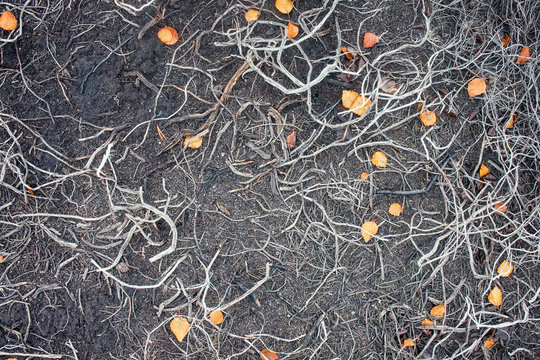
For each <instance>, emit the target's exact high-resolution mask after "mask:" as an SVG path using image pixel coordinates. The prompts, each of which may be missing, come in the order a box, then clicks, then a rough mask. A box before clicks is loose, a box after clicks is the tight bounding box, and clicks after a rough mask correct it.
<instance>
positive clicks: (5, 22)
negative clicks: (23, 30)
mask: <svg viewBox="0 0 540 360" xmlns="http://www.w3.org/2000/svg"><path fill="white" fill-rule="evenodd" d="M0 28H2V29H4V30H6V31H11V30H15V29H16V28H17V19H16V18H15V16H14V15H13V13H12V12H11V11H4V12H3V13H2V15H0Z"/></svg>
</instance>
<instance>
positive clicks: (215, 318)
mask: <svg viewBox="0 0 540 360" xmlns="http://www.w3.org/2000/svg"><path fill="white" fill-rule="evenodd" d="M209 318H210V321H211V322H213V323H214V324H216V325H219V324H221V323H222V322H223V313H222V312H221V310H214V311H212V312H211V313H210V316H209Z"/></svg>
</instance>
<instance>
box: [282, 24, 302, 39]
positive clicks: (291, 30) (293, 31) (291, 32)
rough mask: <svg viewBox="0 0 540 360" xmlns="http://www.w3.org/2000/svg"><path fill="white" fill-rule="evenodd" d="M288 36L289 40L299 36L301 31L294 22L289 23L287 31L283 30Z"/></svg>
mask: <svg viewBox="0 0 540 360" xmlns="http://www.w3.org/2000/svg"><path fill="white" fill-rule="evenodd" d="M283 31H284V32H285V33H286V34H287V38H289V39H293V38H295V37H296V35H298V32H299V31H300V30H299V29H298V26H296V25H294V24H293V23H292V22H290V21H289V23H288V24H287V30H283Z"/></svg>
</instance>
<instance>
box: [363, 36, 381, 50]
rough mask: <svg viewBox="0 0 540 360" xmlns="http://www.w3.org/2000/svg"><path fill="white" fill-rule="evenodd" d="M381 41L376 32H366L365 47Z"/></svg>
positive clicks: (367, 47)
mask: <svg viewBox="0 0 540 360" xmlns="http://www.w3.org/2000/svg"><path fill="white" fill-rule="evenodd" d="M378 42H379V37H378V36H377V35H375V34H374V33H370V32H367V33H365V34H364V44H363V45H364V49H369V48H370V47H372V46H373V45H375V44H376V43H378Z"/></svg>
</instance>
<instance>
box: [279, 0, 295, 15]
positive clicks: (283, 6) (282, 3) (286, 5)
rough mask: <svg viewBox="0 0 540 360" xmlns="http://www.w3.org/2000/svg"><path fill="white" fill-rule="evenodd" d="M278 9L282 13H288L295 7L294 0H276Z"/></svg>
mask: <svg viewBox="0 0 540 360" xmlns="http://www.w3.org/2000/svg"><path fill="white" fill-rule="evenodd" d="M276 9H278V11H279V12H280V13H282V14H288V13H290V12H291V11H292V9H293V3H292V0H276Z"/></svg>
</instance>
